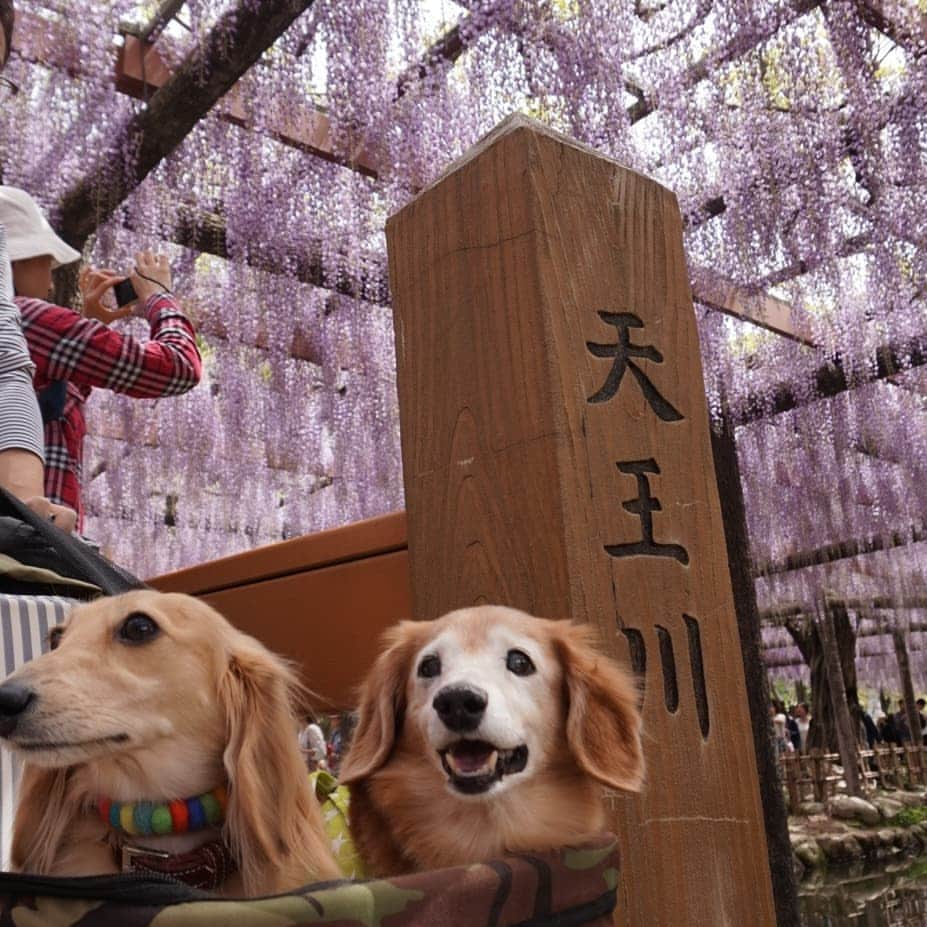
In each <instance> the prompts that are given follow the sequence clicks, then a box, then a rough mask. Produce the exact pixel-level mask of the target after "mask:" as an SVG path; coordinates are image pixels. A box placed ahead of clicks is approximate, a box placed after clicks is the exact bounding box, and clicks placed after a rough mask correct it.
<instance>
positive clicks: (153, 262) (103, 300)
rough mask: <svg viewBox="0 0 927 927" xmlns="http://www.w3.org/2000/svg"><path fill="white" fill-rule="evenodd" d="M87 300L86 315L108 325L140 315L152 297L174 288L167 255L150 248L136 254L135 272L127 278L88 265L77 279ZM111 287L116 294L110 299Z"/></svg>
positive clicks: (85, 302) (82, 294)
mask: <svg viewBox="0 0 927 927" xmlns="http://www.w3.org/2000/svg"><path fill="white" fill-rule="evenodd" d="M78 284H79V286H80V291H81V296H82V297H83V303H84V315H85V316H86V317H87V318H90V319H96V320H97V321H99V322H103V323H104V324H105V325H109V323H110V322H114V321H116V319H124V318H125V317H126V316H129V315H138V314H140V313H141V312H142V311H143V310H144V306H145V303H146V302H147V301H148V299H149V298H150V297H152V296H157V295H160V294H161V293H170V291H171V269H170V266H169V265H168V262H167V257H166V256H165V255H163V254H153V253H152V252H151V251H139V252H138V253H137V254H136V255H135V271H134V273H131V274H130V275H129V276H128V277H124V276H122V275H120V274H117V273H115V272H114V271H112V270H110V269H108V268H106V269H103V270H98V269H97V268H94V267H85V268H84V269H83V270H82V271H81V274H80V277H79V278H78ZM110 288H112V290H113V294H114V297H115V303H116V305H115V306H114V305H113V304H112V299H111V298H108V291H109V289H110Z"/></svg>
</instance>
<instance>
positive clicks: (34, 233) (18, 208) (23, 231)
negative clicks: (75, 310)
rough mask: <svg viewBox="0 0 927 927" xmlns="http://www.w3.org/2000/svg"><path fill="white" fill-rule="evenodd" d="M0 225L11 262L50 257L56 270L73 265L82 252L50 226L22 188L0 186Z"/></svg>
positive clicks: (36, 204)
mask: <svg viewBox="0 0 927 927" xmlns="http://www.w3.org/2000/svg"><path fill="white" fill-rule="evenodd" d="M0 225H2V226H4V227H5V228H6V244H7V250H8V252H9V257H10V260H11V261H25V260H26V259H27V258H34V257H40V256H41V255H43V254H50V255H51V257H52V260H53V261H54V266H55V267H59V266H60V265H61V264H71V263H73V262H74V261H76V260H78V259H79V258H80V252H79V251H75V250H74V249H73V248H72V247H71V246H70V245H67V244H65V243H64V242H63V241H62V240H61V239H60V238H59V237H58V236H57V235H56V234H55V232H54V229H52V227H51V226H50V225H49V224H48V219H46V218H45V214H44V213H43V212H42V210H41V209H40V208H39V204H38V203H36V201H35V200H34V199H33V198H32V197H31V196H29V194H28V193H26V191H25V190H20V189H19V188H18V187H4V186H0Z"/></svg>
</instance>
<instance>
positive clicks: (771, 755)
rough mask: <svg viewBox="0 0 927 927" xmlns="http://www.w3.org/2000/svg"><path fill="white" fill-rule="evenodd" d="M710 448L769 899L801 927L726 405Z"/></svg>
mask: <svg viewBox="0 0 927 927" xmlns="http://www.w3.org/2000/svg"><path fill="white" fill-rule="evenodd" d="M711 451H712V457H713V459H714V464H715V474H716V476H717V479H718V497H719V501H720V503H721V518H722V522H723V524H724V540H725V544H726V546H727V559H728V563H729V564H730V568H731V586H732V589H733V592H734V611H735V613H736V615H737V631H738V633H739V634H740V650H741V655H742V658H743V664H744V682H745V684H746V687H747V704H748V705H749V708H750V721H751V726H752V728H753V749H754V751H755V752H756V768H757V773H758V776H759V785H760V800H761V801H762V803H763V823H764V825H765V829H766V848H767V852H768V854H769V872H770V877H771V878H772V888H773V900H774V902H775V905H776V925H777V927H800V925H801V912H800V910H799V905H798V886H797V885H796V882H795V870H794V860H793V856H792V841H791V838H790V837H789V824H788V813H787V812H786V807H785V799H784V798H783V795H782V783H781V780H780V777H779V768H778V767H777V763H776V759H777V757H776V747H775V743H774V741H773V738H772V737H771V736H770V735H771V733H772V732H771V729H770V723H769V700H770V691H769V679H768V678H767V669H766V664H765V663H764V661H763V640H762V633H761V629H760V612H759V607H758V606H757V604H756V588H755V586H754V583H753V558H752V556H751V554H750V534H749V531H748V529H747V512H746V508H745V506H744V494H743V486H742V481H741V478H740V463H739V461H738V459H737V442H736V439H735V436H734V426H733V425H731V423H730V418H729V416H728V414H727V409H726V408H725V410H724V414H723V419H722V427H721V429H720V431H718V432H715V431H714V430H712V432H711ZM786 733H788V732H786ZM780 759H782V760H783V761H786V760H791V757H789V756H788V754H784V755H783V756H782V757H781V758H780ZM785 769H787V770H793V769H794V766H793V764H792V763H791V762H788V763H787V764H786V766H785ZM789 788H790V793H789V794H790V800H791V802H792V807H791V812H792V814H796V813H797V812H798V805H799V802H798V801H796V800H795V795H794V794H793V793H792V792H791V788H792V786H791V783H790V786H789Z"/></svg>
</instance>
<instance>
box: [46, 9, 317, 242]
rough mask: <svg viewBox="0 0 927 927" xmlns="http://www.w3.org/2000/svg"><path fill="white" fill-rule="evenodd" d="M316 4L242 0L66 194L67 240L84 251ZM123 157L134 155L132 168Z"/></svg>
mask: <svg viewBox="0 0 927 927" xmlns="http://www.w3.org/2000/svg"><path fill="white" fill-rule="evenodd" d="M312 2H313V0H262V2H261V3H260V4H254V3H249V2H246V0H242V2H240V4H239V5H237V6H236V7H235V8H233V9H232V10H229V11H228V12H226V13H225V14H224V15H223V16H222V17H221V18H220V19H219V21H218V22H217V23H216V25H215V26H214V27H213V29H212V31H211V32H210V34H209V35H208V36H206V38H205V40H204V41H203V42H202V43H200V44H198V45H197V46H196V48H195V49H194V50H193V52H191V54H190V55H189V57H188V58H187V59H186V60H185V61H184V62H183V64H182V65H181V66H180V67H179V68H178V69H177V71H176V73H175V74H174V75H173V76H172V77H171V78H170V79H169V80H168V81H167V83H166V84H165V85H164V86H163V87H161V89H160V90H158V91H157V92H156V93H155V94H154V96H152V98H151V100H150V101H149V102H148V105H147V106H146V107H145V108H144V109H142V110H141V111H139V112H138V113H136V114H135V115H134V116H133V117H132V118H131V119H130V120H129V121H128V122H127V123H126V125H125V126H124V127H123V129H122V130H121V131H120V132H118V133H117V135H116V138H115V139H114V140H113V141H112V142H111V144H110V145H109V147H108V148H107V149H106V151H105V152H104V153H103V155H102V156H101V158H100V159H99V160H98V161H97V163H96V165H95V166H94V167H93V168H92V169H91V170H90V172H89V173H88V174H87V176H86V177H85V178H84V179H83V180H81V181H80V182H79V183H78V184H77V185H76V186H74V187H73V188H72V189H71V190H70V191H69V192H68V193H67V194H66V195H65V197H64V198H63V200H62V203H61V223H60V232H61V234H62V237H64V238H65V240H67V241H68V242H69V243H70V244H71V245H73V246H75V247H77V248H79V249H80V248H82V247H83V245H84V242H86V240H87V238H88V237H89V236H90V235H91V234H92V233H93V232H94V230H95V229H96V228H98V227H99V225H100V224H101V223H102V222H105V221H106V220H107V219H108V218H109V217H110V216H111V215H112V214H113V212H114V211H115V210H116V208H117V207H118V206H119V205H120V204H121V203H122V202H123V201H124V200H125V199H126V197H127V196H129V194H130V193H132V191H133V190H134V189H135V188H136V187H137V186H138V185H139V184H140V183H141V182H142V181H143V180H144V179H145V178H146V177H147V176H148V174H149V173H150V172H151V171H152V170H153V169H154V168H155V167H156V166H157V165H158V164H159V163H160V162H161V161H162V160H163V159H164V158H166V157H167V156H168V155H169V154H171V152H172V151H174V149H175V148H176V147H177V146H178V145H179V144H180V143H181V142H182V141H183V139H184V138H185V137H186V136H187V134H188V133H189V132H190V131H191V130H192V129H193V128H194V126H195V125H196V124H197V122H199V121H200V119H202V118H203V117H204V116H205V115H206V114H207V113H208V112H209V111H210V110H211V109H212V108H213V107H214V106H215V105H216V103H218V101H219V100H220V99H221V98H222V97H223V96H224V95H225V94H226V93H228V91H229V90H230V89H231V88H232V87H233V86H234V84H235V82H236V81H237V80H238V79H239V78H240V77H241V76H242V75H243V74H244V73H245V72H246V71H247V70H248V69H249V68H250V67H251V66H252V65H253V64H254V63H255V62H256V61H257V60H258V59H259V58H260V57H261V55H262V54H263V53H264V52H265V51H266V50H267V49H268V48H270V46H271V45H273V43H274V42H275V41H276V40H277V39H278V38H279V37H280V36H281V35H282V34H283V32H284V31H285V30H286V29H287V28H289V26H290V25H291V24H292V23H293V22H294V20H295V19H296V18H297V17H298V16H299V15H300V14H301V13H303V12H305V11H306V10H307V9H308V8H309V7H310V6H311V5H312ZM126 152H132V153H133V157H132V159H131V162H130V165H127V163H126ZM127 167H130V168H131V169H128V170H127Z"/></svg>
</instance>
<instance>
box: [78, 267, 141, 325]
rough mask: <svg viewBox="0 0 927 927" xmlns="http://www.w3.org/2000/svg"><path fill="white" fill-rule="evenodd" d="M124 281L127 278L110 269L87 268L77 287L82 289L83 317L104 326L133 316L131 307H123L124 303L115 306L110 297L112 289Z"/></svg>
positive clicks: (81, 275) (82, 272)
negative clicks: (94, 320)
mask: <svg viewBox="0 0 927 927" xmlns="http://www.w3.org/2000/svg"><path fill="white" fill-rule="evenodd" d="M123 281H125V277H123V276H121V275H120V274H117V273H114V272H113V271H112V270H109V269H108V268H105V269H103V270H98V269H97V268H95V267H85V268H84V269H83V270H82V271H81V272H80V276H79V277H78V278H77V285H78V286H79V287H80V294H81V297H82V299H83V306H84V308H83V315H84V316H85V317H86V318H88V319H96V320H97V321H98V322H102V323H103V324H104V325H109V324H110V322H115V321H116V319H124V318H125V317H126V316H127V315H132V312H133V307H132V306H131V305H127V306H123V305H122V303H118V304H117V305H113V303H112V300H111V298H110V297H109V290H110V287H115V286H118V285H120V284H121V283H122V282H123Z"/></svg>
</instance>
